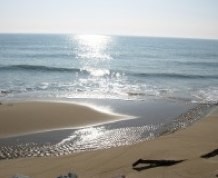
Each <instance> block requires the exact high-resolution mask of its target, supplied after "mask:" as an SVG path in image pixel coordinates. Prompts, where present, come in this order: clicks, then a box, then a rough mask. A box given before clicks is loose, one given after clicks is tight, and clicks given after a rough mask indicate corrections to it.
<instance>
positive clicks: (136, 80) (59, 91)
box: [0, 34, 218, 103]
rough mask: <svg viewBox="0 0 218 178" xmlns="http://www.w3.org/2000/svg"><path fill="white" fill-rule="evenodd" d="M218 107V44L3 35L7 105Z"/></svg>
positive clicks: (0, 78)
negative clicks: (90, 102) (94, 102)
mask: <svg viewBox="0 0 218 178" xmlns="http://www.w3.org/2000/svg"><path fill="white" fill-rule="evenodd" d="M76 98H89V99H119V100H147V99H156V100H158V99H171V100H181V101H186V102H191V103H217V102H218V40H202V39H179V38H154V37H128V36H104V35H71V34H1V35H0V100H3V101H4V100H16V99H18V100H19V99H60V100H61V99H76Z"/></svg>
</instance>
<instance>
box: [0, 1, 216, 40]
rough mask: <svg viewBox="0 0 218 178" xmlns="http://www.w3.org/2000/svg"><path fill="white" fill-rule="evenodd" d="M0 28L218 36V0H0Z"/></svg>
mask: <svg viewBox="0 0 218 178" xmlns="http://www.w3.org/2000/svg"><path fill="white" fill-rule="evenodd" d="M0 32H6V33H10V32H15V33H16V32H23V33H25V32H30V33H83V34H84V33H85V34H118V35H143V36H172V37H175V36H176V37H191V38H217V39H218V0H0Z"/></svg>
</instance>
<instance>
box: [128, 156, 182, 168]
mask: <svg viewBox="0 0 218 178" xmlns="http://www.w3.org/2000/svg"><path fill="white" fill-rule="evenodd" d="M183 161H185V160H143V159H139V160H137V161H136V162H135V163H133V164H132V166H133V169H134V170H136V171H142V170H145V169H151V168H155V167H162V166H164V167H166V166H173V165H175V164H178V163H181V162H183Z"/></svg>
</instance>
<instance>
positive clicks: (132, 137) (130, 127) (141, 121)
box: [0, 99, 212, 159]
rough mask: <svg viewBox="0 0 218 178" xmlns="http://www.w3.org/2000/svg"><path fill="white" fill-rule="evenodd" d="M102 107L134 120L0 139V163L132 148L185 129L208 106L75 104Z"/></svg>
mask: <svg viewBox="0 0 218 178" xmlns="http://www.w3.org/2000/svg"><path fill="white" fill-rule="evenodd" d="M76 102H80V103H86V104H87V103H89V104H92V105H95V106H102V105H103V106H105V107H107V108H111V109H112V110H113V111H114V112H118V111H119V113H123V114H126V115H132V116H136V117H135V118H134V119H129V120H122V121H116V122H111V123H105V124H100V125H96V126H88V127H84V128H79V129H73V128H72V129H61V130H55V131H48V132H44V133H35V134H29V135H23V136H18V137H11V138H4V139H0V159H13V158H19V157H38V156H60V155H68V154H70V153H74V152H81V151H88V150H96V149H105V148H111V147H116V146H122V145H130V144H135V143H138V142H140V141H144V140H148V139H153V138H155V137H158V136H160V135H162V134H164V133H169V132H171V131H175V130H177V129H179V128H181V127H186V126H187V125H189V124H191V123H192V122H194V121H195V120H198V119H199V118H201V117H202V116H203V115H204V114H205V113H206V112H207V111H208V110H209V109H210V108H211V107H212V106H210V105H196V104H190V103H189V104H187V103H185V102H178V101H166V100H161V101H160V100H158V101H155V100H152V101H124V100H90V99H89V100H82V99H80V100H76Z"/></svg>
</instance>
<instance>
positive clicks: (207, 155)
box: [201, 149, 218, 159]
mask: <svg viewBox="0 0 218 178" xmlns="http://www.w3.org/2000/svg"><path fill="white" fill-rule="evenodd" d="M217 155H218V149H215V150H213V151H211V152H209V153H207V154H204V155H202V156H201V158H205V159H208V158H212V157H215V156H217Z"/></svg>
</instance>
